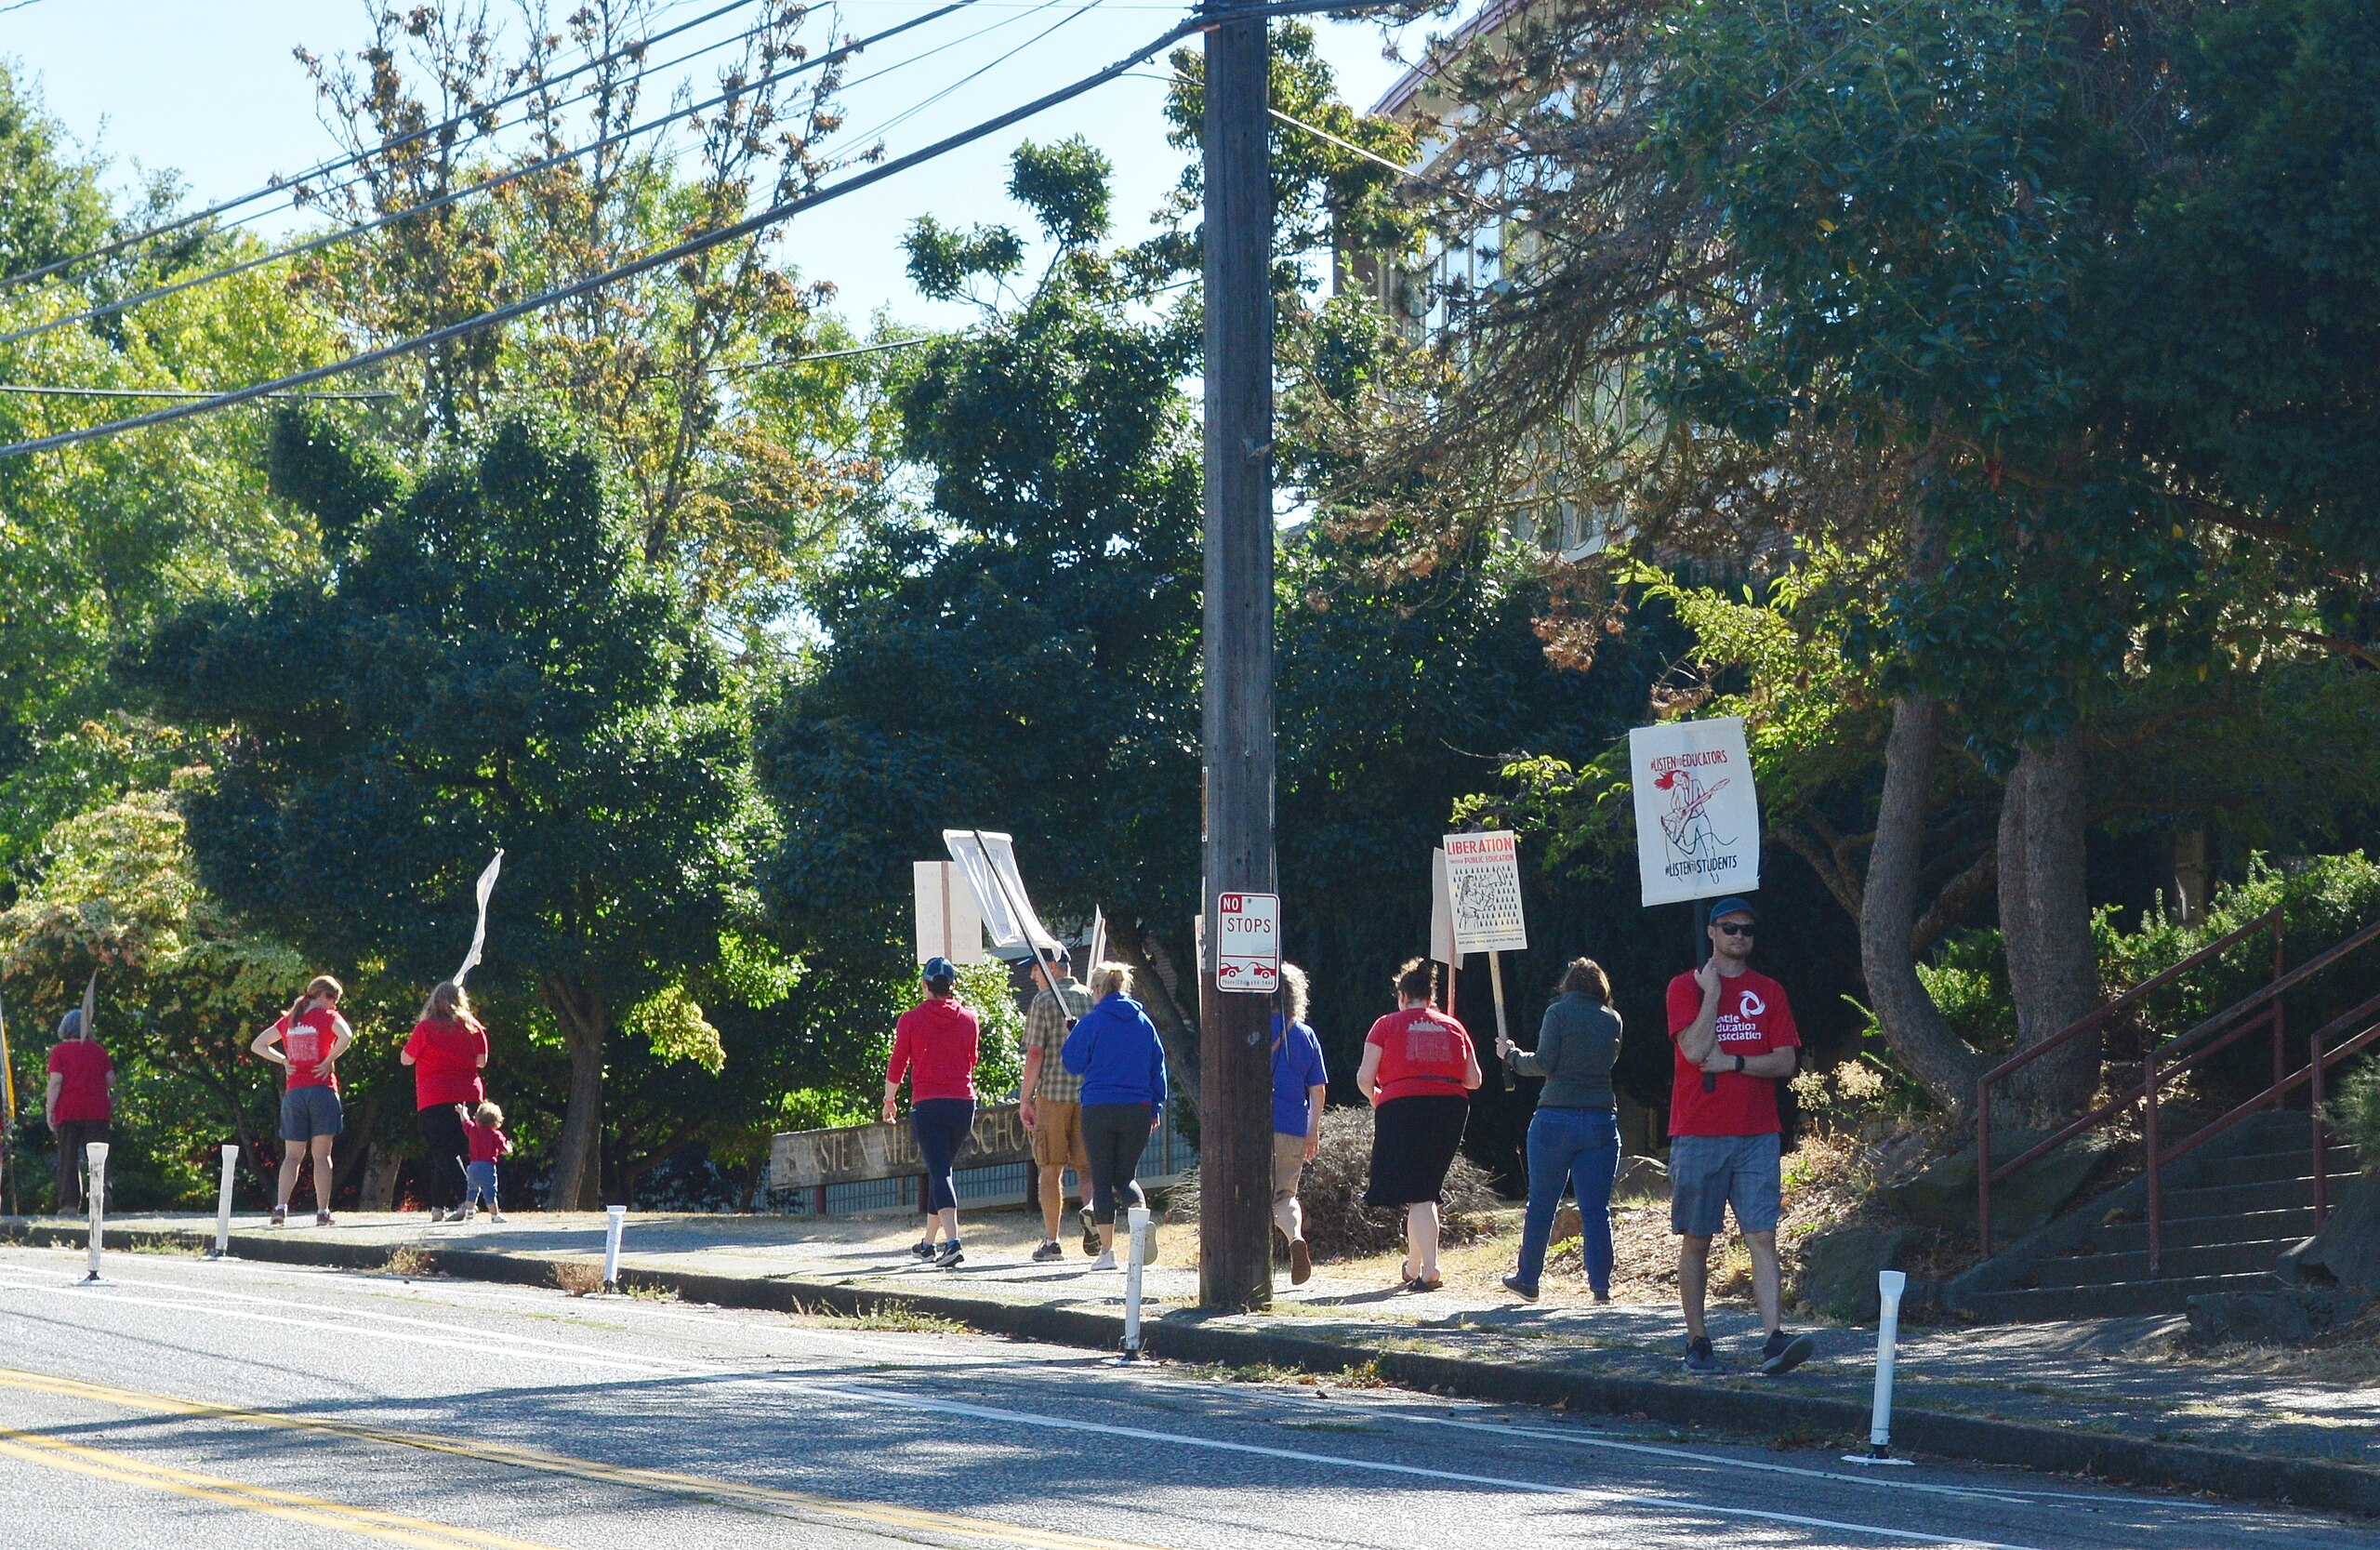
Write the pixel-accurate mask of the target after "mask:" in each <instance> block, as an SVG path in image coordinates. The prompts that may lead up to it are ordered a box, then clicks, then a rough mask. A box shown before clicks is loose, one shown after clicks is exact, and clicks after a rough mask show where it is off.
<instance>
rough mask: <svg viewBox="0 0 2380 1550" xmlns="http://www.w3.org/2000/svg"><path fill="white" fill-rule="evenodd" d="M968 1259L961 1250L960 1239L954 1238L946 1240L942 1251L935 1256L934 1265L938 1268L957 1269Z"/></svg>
mask: <svg viewBox="0 0 2380 1550" xmlns="http://www.w3.org/2000/svg"><path fill="white" fill-rule="evenodd" d="M966 1259H967V1256H966V1255H965V1254H964V1253H962V1252H959V1239H955V1238H954V1239H949V1240H948V1241H946V1242H945V1243H944V1244H943V1246H942V1252H940V1253H938V1254H936V1255H934V1256H933V1267H934V1268H935V1269H937V1270H955V1269H957V1268H958V1267H959V1265H962V1264H964V1263H965V1262H966Z"/></svg>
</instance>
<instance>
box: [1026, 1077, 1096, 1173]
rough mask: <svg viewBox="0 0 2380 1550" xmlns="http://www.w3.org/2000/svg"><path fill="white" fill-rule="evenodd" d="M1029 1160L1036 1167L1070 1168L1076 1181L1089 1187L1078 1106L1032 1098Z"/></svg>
mask: <svg viewBox="0 0 2380 1550" xmlns="http://www.w3.org/2000/svg"><path fill="white" fill-rule="evenodd" d="M1033 1119H1034V1125H1033V1162H1034V1165H1035V1166H1036V1167H1038V1168H1044V1169H1049V1168H1072V1169H1073V1170H1074V1171H1075V1178H1076V1181H1077V1182H1078V1184H1079V1185H1080V1186H1082V1187H1083V1188H1085V1189H1089V1188H1090V1187H1091V1152H1090V1150H1089V1149H1088V1148H1087V1147H1085V1146H1083V1144H1082V1105H1080V1104H1066V1103H1060V1102H1058V1101H1057V1100H1056V1099H1054V1098H1036V1099H1034V1100H1033Z"/></svg>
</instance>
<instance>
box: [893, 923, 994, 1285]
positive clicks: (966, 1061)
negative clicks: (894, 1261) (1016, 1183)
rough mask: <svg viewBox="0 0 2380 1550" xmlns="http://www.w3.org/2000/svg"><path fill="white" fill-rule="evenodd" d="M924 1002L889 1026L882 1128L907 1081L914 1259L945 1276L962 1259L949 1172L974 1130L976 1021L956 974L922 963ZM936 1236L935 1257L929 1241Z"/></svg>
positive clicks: (945, 963) (951, 968) (979, 1032)
mask: <svg viewBox="0 0 2380 1550" xmlns="http://www.w3.org/2000/svg"><path fill="white" fill-rule="evenodd" d="M924 979H925V987H926V999H925V1000H922V1001H919V1003H918V1004H917V1005H915V1006H913V1007H911V1008H910V1009H909V1010H908V1011H906V1012H904V1013H901V1020H900V1021H899V1022H898V1023H896V1024H894V1025H893V1060H892V1063H891V1064H890V1065H888V1066H885V1068H884V1122H885V1123H886V1124H888V1125H889V1124H891V1123H892V1122H893V1102H894V1100H895V1099H897V1098H898V1097H899V1096H900V1094H901V1079H902V1078H903V1077H904V1076H906V1077H907V1078H908V1079H909V1129H910V1131H911V1133H914V1134H915V1135H916V1136H917V1138H918V1152H919V1156H921V1157H923V1158H924V1159H925V1164H926V1199H925V1206H926V1209H927V1210H928V1211H930V1212H932V1213H933V1214H932V1216H931V1217H930V1218H929V1219H928V1220H927V1222H926V1236H925V1240H924V1241H923V1242H921V1243H919V1245H918V1246H917V1249H916V1251H915V1252H916V1254H917V1256H918V1257H919V1259H924V1260H932V1262H933V1264H934V1265H935V1266H936V1267H937V1268H940V1269H944V1270H948V1269H951V1268H953V1267H955V1266H956V1265H959V1262H960V1261H961V1260H963V1259H964V1258H965V1257H966V1255H965V1253H964V1252H962V1251H961V1250H960V1249H959V1184H958V1180H957V1179H956V1178H954V1177H953V1176H952V1173H951V1167H952V1165H953V1164H954V1163H956V1162H957V1161H958V1160H959V1148H960V1147H961V1146H965V1145H966V1144H967V1136H968V1133H969V1132H971V1131H972V1130H973V1129H974V1128H975V1052H976V1047H977V1044H978V1043H979V1041H980V1040H981V1039H982V1037H983V1021H982V1019H980V1018H978V1017H977V1016H976V1015H975V1013H973V1012H972V1010H971V1009H969V1008H968V1007H967V1006H965V1005H963V1004H962V1003H961V1002H960V1001H959V996H958V985H959V966H958V965H957V964H955V963H953V962H951V961H950V960H948V959H946V958H939V957H936V958H929V959H927V960H926V965H925V970H924ZM937 1227H939V1228H940V1229H941V1230H942V1234H943V1244H942V1247H941V1248H940V1249H936V1248H935V1247H934V1242H933V1235H934V1230H935V1228H937Z"/></svg>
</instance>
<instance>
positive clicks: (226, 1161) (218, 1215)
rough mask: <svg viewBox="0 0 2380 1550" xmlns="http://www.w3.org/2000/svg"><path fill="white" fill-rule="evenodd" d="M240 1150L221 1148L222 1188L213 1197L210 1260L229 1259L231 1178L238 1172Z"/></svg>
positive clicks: (232, 1147)
mask: <svg viewBox="0 0 2380 1550" xmlns="http://www.w3.org/2000/svg"><path fill="white" fill-rule="evenodd" d="M239 1167H240V1148H239V1147H237V1146H226V1147H224V1148H223V1188H222V1190H221V1191H220V1192H219V1193H218V1195H217V1196H216V1197H215V1252H214V1254H213V1255H212V1256H210V1257H212V1258H215V1259H230V1258H231V1178H232V1175H233V1174H234V1173H236V1172H239Z"/></svg>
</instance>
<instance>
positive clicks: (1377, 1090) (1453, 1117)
mask: <svg viewBox="0 0 2380 1550" xmlns="http://www.w3.org/2000/svg"><path fill="white" fill-rule="evenodd" d="M1480 1080H1481V1077H1480V1071H1479V1053H1478V1052H1477V1051H1476V1050H1475V1049H1474V1048H1473V1047H1472V1042H1471V1030H1470V1029H1468V1028H1466V1027H1463V1026H1462V1025H1461V1023H1458V1022H1456V1021H1455V1020H1454V1018H1453V1017H1451V1016H1449V1015H1448V1013H1443V1012H1440V1011H1439V1010H1437V1009H1436V1008H1435V1007H1434V1006H1432V1005H1431V1004H1430V967H1429V965H1428V964H1427V963H1426V962H1424V961H1423V960H1421V959H1418V958H1416V959H1410V960H1408V961H1407V962H1406V963H1405V965H1404V966H1403V967H1402V968H1400V969H1398V970H1397V971H1396V1010H1395V1012H1392V1013H1389V1014H1388V1015H1387V1016H1385V1017H1382V1019H1381V1020H1380V1021H1379V1022H1377V1023H1374V1024H1373V1025H1372V1027H1371V1031H1370V1032H1369V1033H1368V1034H1366V1035H1365V1036H1364V1058H1363V1063H1362V1064H1361V1065H1360V1066H1357V1067H1356V1068H1355V1090H1356V1091H1357V1092H1359V1093H1362V1094H1363V1095H1364V1096H1365V1097H1366V1098H1367V1099H1369V1100H1370V1102H1371V1106H1372V1165H1371V1176H1370V1178H1369V1181H1368V1182H1367V1183H1366V1185H1365V1186H1364V1204H1366V1205H1368V1206H1370V1207H1372V1208H1373V1209H1374V1210H1378V1211H1397V1210H1402V1211H1403V1212H1405V1254H1406V1259H1405V1265H1404V1266H1403V1269H1404V1276H1403V1285H1404V1288H1405V1290H1406V1291H1408V1292H1435V1291H1436V1290H1438V1288H1439V1287H1440V1286H1442V1285H1444V1284H1445V1278H1443V1277H1441V1276H1440V1275H1439V1274H1438V1231H1439V1226H1440V1222H1439V1217H1438V1207H1439V1206H1440V1205H1441V1204H1443V1203H1444V1201H1445V1198H1446V1186H1447V1170H1448V1169H1449V1168H1451V1167H1453V1166H1454V1154H1455V1153H1456V1151H1457V1150H1459V1149H1460V1148H1461V1146H1462V1128H1463V1125H1464V1124H1465V1123H1466V1122H1467V1121H1468V1120H1469V1119H1470V1117H1471V1094H1472V1092H1473V1090H1474V1089H1475V1088H1477V1087H1478V1086H1479V1083H1480Z"/></svg>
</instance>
